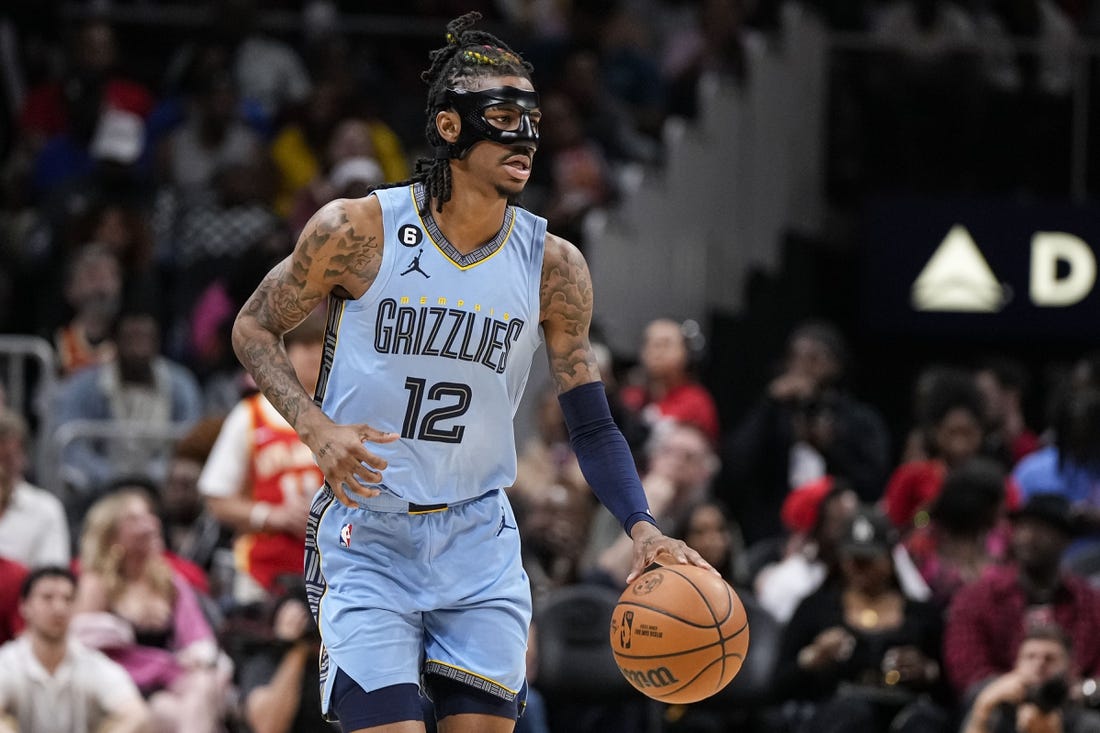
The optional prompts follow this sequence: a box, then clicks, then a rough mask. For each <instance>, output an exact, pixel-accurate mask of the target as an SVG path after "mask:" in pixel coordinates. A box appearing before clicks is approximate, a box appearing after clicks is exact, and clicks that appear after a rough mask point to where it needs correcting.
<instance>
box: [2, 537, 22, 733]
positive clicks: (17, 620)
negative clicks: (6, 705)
mask: <svg viewBox="0 0 1100 733" xmlns="http://www.w3.org/2000/svg"><path fill="white" fill-rule="evenodd" d="M26 577H27V569H26V568H25V567H23V566H22V565H20V564H19V563H17V562H13V561H11V560H8V559H7V558H5V557H0V644H5V643H7V642H9V641H11V640H12V639H14V638H15V637H16V636H18V635H19V633H20V632H21V631H23V614H21V613H20V612H19V589H20V588H21V587H22V586H23V580H24V579H25V578H26ZM0 727H2V724H0Z"/></svg>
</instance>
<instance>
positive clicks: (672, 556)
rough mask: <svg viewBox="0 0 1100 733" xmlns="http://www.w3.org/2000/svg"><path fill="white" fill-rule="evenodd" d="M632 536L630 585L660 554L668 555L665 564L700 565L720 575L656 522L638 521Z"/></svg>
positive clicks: (632, 530) (627, 580)
mask: <svg viewBox="0 0 1100 733" xmlns="http://www.w3.org/2000/svg"><path fill="white" fill-rule="evenodd" d="M630 538H631V539H632V540H634V563H633V565H632V566H631V568H630V574H629V575H627V576H626V582H627V584H628V585H629V584H630V583H633V582H634V579H635V578H637V577H638V576H639V575H641V574H642V573H643V572H645V569H646V568H648V567H649V566H650V565H652V564H653V563H654V562H656V560H657V556H658V555H667V557H665V558H662V559H663V560H665V561H666V562H665V563H664V564H680V565H698V566H699V567H701V568H706V569H707V570H710V571H711V572H712V573H714V574H715V575H718V571H717V570H715V569H714V568H713V567H712V566H711V564H710V563H709V562H707V561H706V560H704V559H703V557H702V556H701V555H700V554H699V553H698V552H696V551H695V550H693V549H691V548H690V547H688V546H687V544H686V543H685V542H684V541H683V540H677V539H673V538H672V537H666V536H665V535H664V534H662V533H661V530H659V529H657V526H656V525H654V524H650V523H649V522H638V523H637V524H635V525H634V526H633V527H631V528H630Z"/></svg>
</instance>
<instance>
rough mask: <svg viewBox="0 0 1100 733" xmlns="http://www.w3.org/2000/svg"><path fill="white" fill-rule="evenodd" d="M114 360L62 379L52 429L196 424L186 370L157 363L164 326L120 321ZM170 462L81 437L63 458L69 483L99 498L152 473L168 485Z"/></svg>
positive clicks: (144, 316) (194, 391) (119, 443)
mask: <svg viewBox="0 0 1100 733" xmlns="http://www.w3.org/2000/svg"><path fill="white" fill-rule="evenodd" d="M114 339H115V343H116V344H117V348H116V351H117V353H116V356H115V359H114V360H113V361H110V362H108V363H106V364H103V365H101V366H98V367H91V368H88V369H85V370H83V371H81V372H79V373H77V374H74V375H73V376H72V377H70V378H69V379H67V380H65V382H63V383H62V384H61V386H60V388H59V393H58V395H57V398H56V403H55V409H54V420H55V422H54V427H55V428H57V427H60V426H62V425H65V424H66V423H68V422H70V421H73V420H104V421H106V420H115V421H132V422H142V423H147V424H149V425H153V426H168V425H180V424H187V423H190V422H192V421H194V420H197V419H198V418H199V416H200V414H201V410H202V398H201V394H200V393H199V387H198V384H197V383H196V381H195V378H194V376H192V375H191V373H190V372H188V371H187V369H186V368H184V367H182V366H180V365H179V364H176V363H174V362H171V361H169V360H168V359H166V358H164V357H162V356H160V327H159V326H158V325H157V321H156V319H155V318H154V317H153V316H152V315H149V314H148V313H145V312H142V311H140V310H131V311H128V312H124V313H123V314H122V315H120V316H119V318H118V319H117V321H116V324H115V329H114ZM166 459H167V457H166V455H163V454H162V453H159V452H157V451H151V450H150V449H149V444H148V441H141V440H140V439H138V438H135V439H134V442H131V441H129V440H117V439H114V440H109V441H103V440H96V439H88V438H81V439H78V440H74V441H72V442H70V443H69V444H68V446H67V447H66V450H65V452H64V454H63V457H62V467H61V468H62V471H63V477H64V479H65V481H66V482H67V483H68V484H69V485H70V486H73V487H75V488H76V489H77V490H79V491H81V492H84V493H94V492H96V491H97V490H98V489H100V488H101V487H102V486H104V485H105V484H106V483H107V482H108V481H110V480H111V478H112V477H113V476H119V475H125V474H149V475H153V476H155V477H157V478H158V479H161V478H163V476H164V468H165V461H166Z"/></svg>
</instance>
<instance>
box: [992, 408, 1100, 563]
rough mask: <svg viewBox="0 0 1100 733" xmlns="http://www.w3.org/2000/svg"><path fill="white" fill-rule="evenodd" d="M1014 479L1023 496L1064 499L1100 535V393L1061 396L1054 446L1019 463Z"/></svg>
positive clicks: (1080, 547) (1056, 417)
mask: <svg viewBox="0 0 1100 733" xmlns="http://www.w3.org/2000/svg"><path fill="white" fill-rule="evenodd" d="M1013 477H1014V478H1015V479H1016V482H1017V483H1018V484H1019V486H1020V490H1021V492H1022V493H1023V495H1024V496H1025V497H1031V496H1035V495H1036V494H1048V493H1049V494H1057V495H1059V496H1063V497H1065V499H1066V500H1067V501H1068V502H1069V503H1070V505H1071V506H1072V507H1073V511H1074V512H1075V513H1076V514H1077V515H1078V516H1079V517H1080V518H1081V519H1082V520H1083V521H1084V523H1085V525H1086V528H1087V529H1088V530H1090V532H1091V534H1094V535H1100V496H1098V495H1097V489H1096V487H1097V484H1098V483H1100V389H1096V388H1091V387H1090V388H1087V389H1083V390H1080V391H1076V392H1071V393H1068V394H1067V395H1065V397H1063V399H1062V400H1061V403H1060V404H1059V406H1058V408H1057V412H1056V414H1055V416H1054V445H1051V446H1048V447H1046V448H1043V449H1042V450H1039V451H1037V452H1035V453H1032V454H1031V455H1030V456H1028V457H1026V458H1024V460H1022V461H1020V463H1019V465H1017V466H1016V469H1015V471H1013ZM1092 539H1093V538H1089V540H1090V541H1089V544H1092V541H1091V540H1092ZM1081 549H1083V547H1082V546H1081V545H1080V544H1079V545H1078V546H1077V547H1076V548H1075V550H1081Z"/></svg>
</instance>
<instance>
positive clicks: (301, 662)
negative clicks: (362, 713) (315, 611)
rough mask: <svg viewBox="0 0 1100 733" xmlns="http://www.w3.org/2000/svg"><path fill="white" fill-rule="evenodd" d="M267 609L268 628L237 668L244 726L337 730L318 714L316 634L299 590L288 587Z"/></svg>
mask: <svg viewBox="0 0 1100 733" xmlns="http://www.w3.org/2000/svg"><path fill="white" fill-rule="evenodd" d="M267 605H268V608H267V609H266V611H267V613H269V614H270V621H269V623H270V626H269V629H267V630H265V631H266V632H267V633H266V634H265V635H263V636H259V637H258V638H256V639H255V640H254V643H253V644H252V645H250V646H251V647H252V648H251V649H248V650H247V651H246V652H245V653H244V654H243V655H242V656H243V657H244V658H243V659H242V660H241V663H240V667H241V670H240V680H241V683H240V687H241V700H242V704H243V708H244V719H245V721H246V722H247V723H248V725H249V727H250V728H251V730H253V731H255V733H283V732H285V731H294V733H314V732H316V733H324V732H325V731H337V730H340V727H339V726H338V725H336V724H335V723H328V722H325V719H324V717H323V716H322V715H321V688H320V672H319V670H318V667H317V660H318V658H319V652H320V649H321V635H320V634H319V633H318V631H317V625H316V624H315V623H314V621H313V617H312V616H311V615H310V612H309V604H308V603H307V601H306V592H305V588H304V587H301V588H292V589H290V590H288V591H287V592H285V593H284V594H283V595H281V596H278V597H276V598H275V599H274V600H273V602H271V603H269V604H267Z"/></svg>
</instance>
